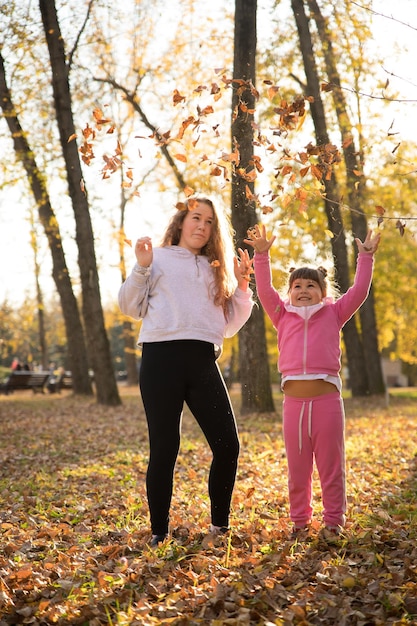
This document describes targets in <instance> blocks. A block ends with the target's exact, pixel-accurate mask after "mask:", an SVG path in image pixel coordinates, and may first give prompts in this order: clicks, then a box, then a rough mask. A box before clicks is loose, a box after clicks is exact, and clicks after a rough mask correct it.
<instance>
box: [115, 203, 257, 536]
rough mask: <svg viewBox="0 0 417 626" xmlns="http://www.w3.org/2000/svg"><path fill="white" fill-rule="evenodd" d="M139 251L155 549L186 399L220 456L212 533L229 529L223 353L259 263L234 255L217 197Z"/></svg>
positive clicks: (138, 313) (229, 432) (230, 431)
mask: <svg viewBox="0 0 417 626" xmlns="http://www.w3.org/2000/svg"><path fill="white" fill-rule="evenodd" d="M228 250H230V254H229V256H228ZM135 254H136V260H137V263H136V265H135V266H134V268H133V270H132V273H131V274H130V276H129V277H128V278H127V279H126V281H125V283H124V284H123V285H122V287H121V289H120V292H119V305H120V309H121V311H122V312H123V313H124V314H126V315H129V316H131V317H133V318H134V319H141V320H142V326H141V329H140V333H139V343H140V344H141V345H142V361H141V368H140V377H139V384H140V391H141V395H142V400H143V404H144V408H145V413H146V418H147V422H148V432H149V444H150V457H149V465H148V470H147V476H146V487H147V497H148V504H149V510H150V518H151V527H152V539H151V545H153V546H155V545H157V544H158V543H160V542H162V541H163V540H164V539H165V538H166V537H167V535H168V530H169V509H170V505H171V497H172V491H173V474H174V468H175V463H176V459H177V455H178V451H179V445H180V430H181V415H182V411H183V405H184V402H186V403H187V405H188V407H189V409H190V411H191V412H192V414H193V415H194V417H195V419H196V420H197V422H198V424H199V426H200V427H201V429H202V431H203V433H204V435H205V437H206V439H207V442H208V444H209V446H210V448H211V451H212V453H213V458H212V463H211V467H210V473H209V481H208V489H209V496H210V501H211V531H212V532H214V533H216V534H220V533H223V532H226V531H227V530H228V526H229V513H230V504H231V498H232V492H233V487H234V483H235V477H236V470H237V461H238V455H239V440H238V434H237V428H236V422H235V417H234V413H233V409H232V406H231V403H230V399H229V395H228V392H227V390H226V386H225V384H224V381H223V378H222V376H221V373H220V370H219V367H218V365H217V363H216V358H217V356H218V354H219V352H220V350H221V346H222V343H223V340H224V337H231V336H233V335H234V334H235V333H236V332H237V331H238V330H239V329H240V328H241V327H242V326H243V324H245V322H246V321H247V320H248V318H249V316H250V314H251V311H252V306H253V301H252V292H251V291H250V289H249V288H248V280H249V274H250V271H251V259H250V258H249V255H248V252H247V251H243V250H241V249H239V257H240V258H239V259H238V258H236V257H235V255H234V253H233V239H232V231H231V229H230V225H229V224H228V222H227V220H226V219H225V216H222V214H221V213H220V212H218V211H217V210H216V209H215V207H214V205H213V203H212V201H211V200H210V199H208V198H199V199H197V200H192V201H190V200H189V201H188V203H187V204H186V205H185V208H184V210H178V211H177V212H176V213H175V215H174V216H173V217H172V219H171V222H170V223H169V225H168V228H167V230H166V232H165V235H164V237H163V239H162V245H161V246H160V247H157V248H155V249H154V248H153V246H152V242H151V239H150V238H149V237H141V238H140V239H138V240H137V242H136V245H135Z"/></svg>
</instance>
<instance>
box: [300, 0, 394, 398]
mask: <svg viewBox="0 0 417 626" xmlns="http://www.w3.org/2000/svg"><path fill="white" fill-rule="evenodd" d="M307 2H308V5H309V7H310V11H311V13H312V15H313V17H314V20H315V23H316V26H317V31H318V34H319V37H320V41H321V44H322V49H323V54H324V59H325V64H326V70H327V76H328V79H329V82H330V83H331V84H332V85H333V89H332V96H333V101H334V105H335V109H336V115H337V119H338V123H339V129H340V134H341V136H342V145H343V154H344V160H345V164H346V186H347V198H348V204H349V208H350V215H351V222H352V235H353V237H359V239H361V240H362V241H363V240H364V239H365V237H366V233H367V231H368V224H367V219H366V215H365V213H364V211H363V208H362V206H363V205H364V204H365V198H364V195H365V185H366V180H365V176H364V174H363V170H364V163H363V151H361V150H360V151H358V150H357V147H356V146H355V142H354V136H353V132H352V123H351V121H350V117H349V111H348V107H347V105H346V100H345V97H344V94H343V91H342V90H341V88H340V84H341V83H340V77H339V73H338V70H337V66H336V61H335V57H334V53H333V45H332V38H331V34H330V33H329V29H328V26H327V21H326V18H325V17H324V16H323V15H322V13H321V11H320V8H319V6H318V4H317V2H316V0H307ZM361 154H362V158H361ZM355 172H360V176H359V177H358V175H357V174H355ZM356 256H357V248H356V244H354V257H355V259H356ZM359 315H360V319H361V325H362V344H363V354H364V360H365V364H366V369H367V374H368V376H367V378H368V384H369V393H371V394H381V393H384V392H385V384H384V378H383V375H382V365H381V357H380V354H379V349H378V333H377V326H376V316H375V301H374V294H373V290H372V289H371V292H370V294H369V297H368V298H367V300H366V302H364V304H363V305H362V307H361V309H360V312H359Z"/></svg>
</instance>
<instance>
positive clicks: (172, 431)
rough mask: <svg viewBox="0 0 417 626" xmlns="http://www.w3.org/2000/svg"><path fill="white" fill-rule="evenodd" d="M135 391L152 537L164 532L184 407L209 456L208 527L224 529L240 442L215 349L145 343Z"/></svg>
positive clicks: (193, 344)
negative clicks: (145, 434) (143, 428)
mask: <svg viewBox="0 0 417 626" xmlns="http://www.w3.org/2000/svg"><path fill="white" fill-rule="evenodd" d="M139 385H140V391H141V394H142V400H143V405H144V407H145V412H146V419H147V421H148V431H149V444H150V456H149V465H148V471H147V474H146V489H147V496H148V504H149V510H150V518H151V527H152V533H153V534H155V535H163V534H165V533H167V532H168V524H169V509H170V505H171V497H172V488H173V475H174V467H175V462H176V460H177V456H178V451H179V447H180V431H181V416H182V411H183V406H184V402H186V403H187V405H188V407H189V409H190V411H191V412H192V414H193V415H194V417H195V418H196V420H197V422H198V424H199V426H200V428H201V430H202V431H203V433H204V435H205V437H206V439H207V442H208V444H209V446H210V448H211V451H212V453H213V460H212V463H211V468H210V474H209V481H208V491H209V496H210V501H211V522H212V524H214V525H215V526H228V524H229V513H230V503H231V499H232V492H233V487H234V483H235V478H236V471H237V461H238V456H239V439H238V434H237V428H236V421H235V417H234V414H233V409H232V406H231V404H230V399H229V395H228V392H227V390H226V386H225V384H224V381H223V378H222V376H221V374H220V370H219V368H218V365H217V363H216V359H215V354H214V346H213V345H212V344H210V343H207V342H204V341H194V340H180V341H163V342H155V343H145V344H144V345H143V351H142V362H141V367H140V376H139Z"/></svg>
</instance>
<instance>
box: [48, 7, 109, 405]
mask: <svg viewBox="0 0 417 626" xmlns="http://www.w3.org/2000/svg"><path fill="white" fill-rule="evenodd" d="M39 6H40V10H41V14H42V22H43V26H44V32H45V37H46V42H47V45H48V50H49V56H50V61H51V68H52V88H53V95H54V102H55V113H56V119H57V123H58V129H59V135H60V140H61V147H62V152H63V156H64V160H65V165H66V172H67V180H68V188H69V195H70V198H71V202H72V207H73V211H74V217H75V223H76V242H77V247H78V265H79V268H80V278H81V289H82V310H83V318H84V324H85V330H86V336H87V345H88V352H89V361H90V363H91V366H92V368H93V371H94V382H95V386H96V394H97V401H98V402H99V403H101V404H106V405H109V406H116V405H119V404H120V403H121V402H120V396H119V391H118V388H117V383H116V377H115V372H114V368H113V364H112V359H111V353H110V343H109V339H108V336H107V333H106V329H105V325H104V315H103V309H102V306H101V298H100V288H99V278H98V271H97V262H96V256H95V250H94V235H93V228H92V223H91V217H90V212H89V206H88V201H87V196H86V191H85V189H84V186H83V176H82V170H81V163H80V157H79V153H78V148H77V143H76V141H75V140H72V141H69V138H70V137H72V136H74V135H75V127H74V121H73V115H72V102H71V92H70V86H69V67H68V65H67V62H66V57H65V49H64V41H63V37H62V34H61V31H60V27H59V23H58V16H57V12H56V7H55V2H54V1H52V0H40V1H39Z"/></svg>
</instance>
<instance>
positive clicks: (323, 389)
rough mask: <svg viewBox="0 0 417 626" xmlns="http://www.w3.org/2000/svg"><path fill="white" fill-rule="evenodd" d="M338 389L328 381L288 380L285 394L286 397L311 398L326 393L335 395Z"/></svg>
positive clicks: (284, 390)
mask: <svg viewBox="0 0 417 626" xmlns="http://www.w3.org/2000/svg"><path fill="white" fill-rule="evenodd" d="M335 391H337V388H336V387H335V385H333V384H332V383H329V382H327V380H320V379H317V380H287V382H286V383H285V385H284V389H283V392H284V394H285V395H286V396H293V397H294V398H309V397H311V396H322V395H324V394H326V393H334V392H335Z"/></svg>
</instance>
